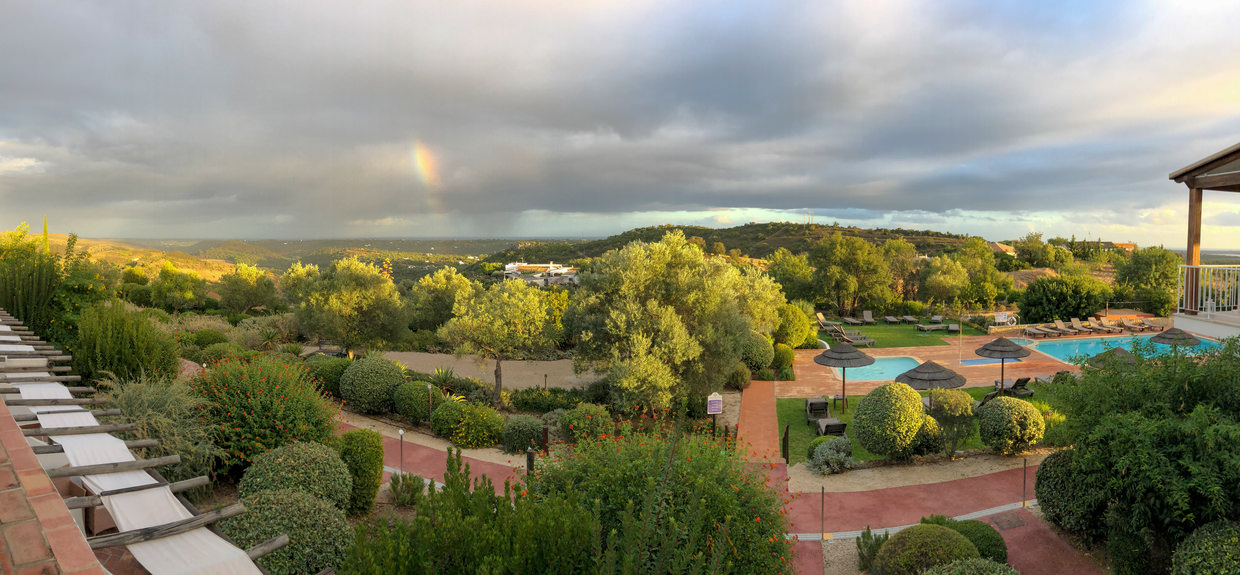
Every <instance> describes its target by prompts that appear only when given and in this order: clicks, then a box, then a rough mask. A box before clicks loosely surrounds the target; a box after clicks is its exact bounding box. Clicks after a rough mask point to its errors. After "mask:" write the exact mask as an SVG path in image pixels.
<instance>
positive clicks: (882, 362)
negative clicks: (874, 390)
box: [832, 356, 921, 381]
mask: <svg viewBox="0 0 1240 575" xmlns="http://www.w3.org/2000/svg"><path fill="white" fill-rule="evenodd" d="M919 365H921V363H919V362H918V361H917V360H915V359H913V358H911V357H908V356H900V357H878V358H874V365H867V366H865V367H850V368H848V381H865V380H875V379H888V380H890V379H895V378H896V376H897V375H900V374H901V373H904V372H906V371H908V370H910V369H913V368H914V367H917V366H919ZM832 369H834V370H835V375H836V377H839V376H840V368H838V367H836V368H832Z"/></svg>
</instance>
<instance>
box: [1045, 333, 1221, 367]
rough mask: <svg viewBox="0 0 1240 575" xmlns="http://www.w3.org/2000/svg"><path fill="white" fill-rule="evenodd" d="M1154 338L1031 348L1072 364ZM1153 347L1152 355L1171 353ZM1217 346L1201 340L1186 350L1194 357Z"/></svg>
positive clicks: (1063, 342) (1166, 348)
mask: <svg viewBox="0 0 1240 575" xmlns="http://www.w3.org/2000/svg"><path fill="white" fill-rule="evenodd" d="M1151 337H1154V336H1152V335H1124V336H1116V337H1086V338H1081V339H1064V340H1058V341H1039V342H1038V343H1037V344H1035V345H1034V346H1033V348H1034V349H1036V350H1038V351H1040V352H1042V353H1045V354H1046V355H1049V356H1051V357H1053V358H1055V359H1058V360H1059V361H1062V362H1065V363H1072V358H1074V357H1078V356H1086V357H1093V356H1095V355H1098V354H1100V353H1102V352H1104V351H1106V350H1108V349H1112V348H1116V347H1122V348H1124V349H1125V350H1128V351H1132V344H1133V342H1134V341H1138V340H1140V341H1145V342H1148V340H1149V339H1150V338H1151ZM1150 345H1153V346H1154V353H1155V354H1158V355H1162V354H1164V353H1167V352H1169V351H1171V347H1170V346H1166V345H1159V344H1150ZM1218 346H1219V344H1218V342H1215V341H1210V340H1202V341H1201V345H1198V346H1194V347H1192V348H1188V350H1187V351H1188V353H1189V354H1190V355H1195V354H1198V353H1202V352H1205V351H1209V350H1212V349H1216V348H1218Z"/></svg>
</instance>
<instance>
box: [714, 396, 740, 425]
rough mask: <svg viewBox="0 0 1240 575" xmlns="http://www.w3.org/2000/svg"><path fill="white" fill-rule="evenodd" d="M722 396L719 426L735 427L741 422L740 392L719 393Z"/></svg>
mask: <svg viewBox="0 0 1240 575" xmlns="http://www.w3.org/2000/svg"><path fill="white" fill-rule="evenodd" d="M719 395H722V396H723V413H720V414H719V425H727V426H729V427H734V426H736V424H737V423H740V421H741V392H739V391H721V392H719Z"/></svg>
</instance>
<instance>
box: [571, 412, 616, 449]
mask: <svg viewBox="0 0 1240 575" xmlns="http://www.w3.org/2000/svg"><path fill="white" fill-rule="evenodd" d="M610 428H611V414H610V413H608V412H607V409H605V408H603V406H601V405H594V404H593V403H583V404H581V405H578V406H577V407H574V408H572V409H570V410H568V411H566V412H564V415H563V416H561V417H560V432H561V433H563V434H564V439H565V440H566V441H568V442H570V443H576V442H578V441H580V440H581V439H582V438H585V437H598V436H600V435H602V434H604V433H607V432H608V431H609V430H610Z"/></svg>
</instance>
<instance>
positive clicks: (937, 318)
mask: <svg viewBox="0 0 1240 575" xmlns="http://www.w3.org/2000/svg"><path fill="white" fill-rule="evenodd" d="M930 323H943V316H941V315H932V316H930Z"/></svg>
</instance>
